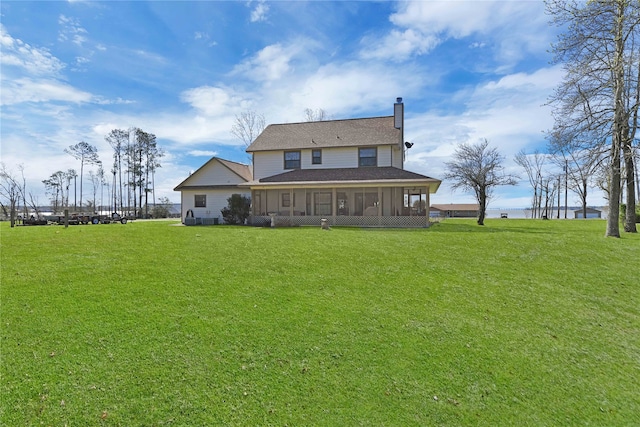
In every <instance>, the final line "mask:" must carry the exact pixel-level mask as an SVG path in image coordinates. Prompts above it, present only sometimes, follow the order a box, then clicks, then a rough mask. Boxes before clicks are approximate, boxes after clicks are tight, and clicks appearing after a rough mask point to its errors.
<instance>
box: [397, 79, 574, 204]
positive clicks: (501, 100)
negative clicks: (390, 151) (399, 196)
mask: <svg viewBox="0 0 640 427" xmlns="http://www.w3.org/2000/svg"><path fill="white" fill-rule="evenodd" d="M561 77H562V70H561V69H560V68H558V67H551V68H543V69H540V70H537V71H534V72H532V73H516V74H511V75H507V76H504V77H502V78H499V79H497V80H495V81H491V82H488V83H484V84H481V85H479V86H478V87H476V88H475V89H474V90H473V91H472V92H470V93H469V94H468V101H467V102H466V103H465V105H464V107H465V110H464V111H463V112H462V113H460V114H452V115H439V114H437V113H425V114H418V115H415V116H412V117H409V118H407V119H406V120H405V123H406V129H407V133H406V134H405V137H406V138H407V140H409V141H412V142H414V146H413V147H412V148H411V149H410V150H408V151H407V159H406V163H405V166H406V168H407V169H409V170H413V171H415V172H418V173H424V174H426V175H429V176H433V177H435V178H442V176H444V173H445V166H444V164H445V162H447V161H450V160H451V156H452V154H453V152H454V151H455V148H456V147H457V145H458V144H460V143H476V142H478V141H480V140H481V139H484V138H486V139H487V140H489V143H490V146H491V147H496V148H498V150H499V151H500V153H501V154H503V155H504V156H505V158H506V160H505V166H506V167H508V168H512V169H511V170H512V171H513V172H515V173H516V174H517V173H519V170H518V169H517V167H516V166H515V165H514V162H513V156H514V155H515V154H516V153H517V152H518V151H520V150H521V149H525V150H529V151H530V150H531V148H532V147H540V145H544V144H545V143H546V142H545V139H544V135H543V131H545V130H547V129H549V128H550V127H551V126H552V124H553V123H552V118H551V114H550V108H549V107H546V106H544V104H545V101H546V99H547V96H548V95H549V94H550V93H551V90H552V88H553V87H555V85H557V83H558V82H559V80H560V79H561ZM454 96H455V95H454ZM441 191H443V196H438V197H444V198H445V199H447V198H451V197H453V196H452V195H451V194H445V193H447V191H449V190H447V187H446V185H444V184H443V187H442V188H441ZM439 194H440V191H439ZM459 197H462V194H459V195H457V196H456V198H458V199H459Z"/></svg>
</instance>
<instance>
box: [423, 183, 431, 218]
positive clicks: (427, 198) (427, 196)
mask: <svg viewBox="0 0 640 427" xmlns="http://www.w3.org/2000/svg"><path fill="white" fill-rule="evenodd" d="M426 191H427V193H426V194H425V197H424V204H425V212H424V215H425V218H426V221H427V223H426V224H425V225H426V226H427V227H428V226H429V216H430V215H431V212H430V208H429V205H430V204H431V203H430V202H429V186H428V185H427V186H426Z"/></svg>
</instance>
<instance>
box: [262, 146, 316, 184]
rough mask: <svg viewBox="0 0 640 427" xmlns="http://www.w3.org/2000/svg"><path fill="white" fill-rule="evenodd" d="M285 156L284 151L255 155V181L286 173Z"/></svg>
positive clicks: (264, 152)
mask: <svg viewBox="0 0 640 427" xmlns="http://www.w3.org/2000/svg"><path fill="white" fill-rule="evenodd" d="M283 156H284V151H260V152H257V153H253V179H256V180H257V179H260V178H266V177H268V176H272V175H277V174H279V173H282V172H284V171H285V169H284V162H283V160H282V159H283ZM303 167H304V163H303Z"/></svg>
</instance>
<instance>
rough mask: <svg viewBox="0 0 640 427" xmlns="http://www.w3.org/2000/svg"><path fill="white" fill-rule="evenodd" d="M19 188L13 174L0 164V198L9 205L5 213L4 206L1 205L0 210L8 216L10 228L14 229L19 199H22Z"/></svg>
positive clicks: (5, 208)
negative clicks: (0, 208)
mask: <svg viewBox="0 0 640 427" xmlns="http://www.w3.org/2000/svg"><path fill="white" fill-rule="evenodd" d="M21 188H22V187H21V186H20V182H19V181H18V178H17V177H16V176H15V175H14V173H13V172H12V171H10V170H9V169H7V167H6V165H5V164H4V163H0V196H2V198H4V199H5V203H7V204H8V205H9V209H8V212H7V207H6V205H5V204H4V203H2V210H3V211H4V212H5V214H7V213H8V214H9V220H10V222H11V227H14V226H15V224H16V210H17V207H18V202H19V201H20V197H22V191H21ZM0 203H1V202H0Z"/></svg>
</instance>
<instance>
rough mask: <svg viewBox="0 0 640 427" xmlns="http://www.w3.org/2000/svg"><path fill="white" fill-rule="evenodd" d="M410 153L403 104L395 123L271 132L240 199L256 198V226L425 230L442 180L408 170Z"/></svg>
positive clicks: (287, 127) (355, 122)
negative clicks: (322, 225) (406, 163)
mask: <svg viewBox="0 0 640 427" xmlns="http://www.w3.org/2000/svg"><path fill="white" fill-rule="evenodd" d="M410 146H411V144H409V143H405V142H404V104H403V103H402V98H398V99H397V102H396V103H395V104H394V114H393V115H392V116H385V117H371V118H362V119H347V120H327V121H318V122H304V123H287V124H272V125H269V126H267V128H266V129H265V130H264V131H263V132H262V133H261V134H260V135H259V136H258V137H257V138H256V139H255V141H254V142H253V143H252V144H251V145H250V146H249V147H248V148H247V150H246V151H247V152H248V153H250V154H251V155H252V157H253V162H252V166H251V176H252V179H250V180H246V181H244V182H240V183H238V184H237V189H238V190H239V191H236V192H239V193H249V194H250V195H251V201H252V215H251V218H250V223H251V224H254V225H264V224H269V223H271V217H272V216H275V221H276V224H277V225H320V223H321V219H327V220H328V222H329V224H331V225H353V226H374V227H426V226H428V225H429V195H430V194H432V193H435V192H436V191H437V189H438V187H439V186H440V180H438V179H434V178H430V177H428V176H424V175H421V174H418V173H414V172H410V171H407V170H405V169H404V158H405V154H406V150H407V149H408V147H410ZM201 175H205V174H204V173H201ZM187 181H188V180H186V181H185V182H184V183H183V184H187V185H183V184H181V185H180V186H178V187H176V190H182V188H181V186H183V187H184V188H186V187H188V186H189V185H188V184H189V183H188V182H187ZM209 185H215V183H213V182H212V183H209ZM203 189H204V188H203ZM229 190H231V189H229ZM194 196H195V194H194ZM182 201H183V203H184V202H185V201H186V200H185V197H184V193H183V198H182ZM184 210H185V208H184V207H183V215H184Z"/></svg>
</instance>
